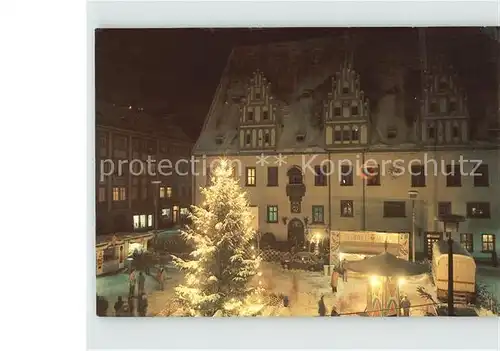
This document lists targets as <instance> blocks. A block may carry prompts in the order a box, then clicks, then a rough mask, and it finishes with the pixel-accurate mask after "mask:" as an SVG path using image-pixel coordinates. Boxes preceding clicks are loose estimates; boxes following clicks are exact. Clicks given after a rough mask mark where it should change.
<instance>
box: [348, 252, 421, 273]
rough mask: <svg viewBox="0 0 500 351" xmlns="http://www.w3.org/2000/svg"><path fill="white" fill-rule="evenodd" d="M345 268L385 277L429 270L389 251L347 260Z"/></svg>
mask: <svg viewBox="0 0 500 351" xmlns="http://www.w3.org/2000/svg"><path fill="white" fill-rule="evenodd" d="M344 268H345V269H347V270H348V271H352V272H357V273H363V274H369V275H378V276H384V277H394V276H410V275H419V274H423V273H426V272H427V267H426V266H424V265H420V264H416V263H412V262H408V261H406V260H402V259H400V258H397V257H396V256H394V255H393V254H390V253H388V252H384V253H383V254H380V255H377V256H373V257H370V258H367V259H365V260H361V261H354V262H347V263H346V264H345V266H344Z"/></svg>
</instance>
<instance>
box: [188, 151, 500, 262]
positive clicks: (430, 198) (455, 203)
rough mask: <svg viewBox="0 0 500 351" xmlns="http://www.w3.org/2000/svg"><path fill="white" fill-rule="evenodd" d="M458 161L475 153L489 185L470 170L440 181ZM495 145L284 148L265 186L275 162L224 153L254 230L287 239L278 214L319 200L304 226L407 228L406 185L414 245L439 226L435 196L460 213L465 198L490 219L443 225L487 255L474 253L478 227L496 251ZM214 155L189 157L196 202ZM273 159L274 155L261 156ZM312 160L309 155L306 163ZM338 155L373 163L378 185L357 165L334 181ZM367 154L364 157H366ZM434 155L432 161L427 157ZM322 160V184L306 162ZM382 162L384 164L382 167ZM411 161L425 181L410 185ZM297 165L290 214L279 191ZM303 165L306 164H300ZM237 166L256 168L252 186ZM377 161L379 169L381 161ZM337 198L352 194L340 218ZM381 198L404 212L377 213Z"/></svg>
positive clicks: (305, 210)
mask: <svg viewBox="0 0 500 351" xmlns="http://www.w3.org/2000/svg"><path fill="white" fill-rule="evenodd" d="M461 156H462V159H464V160H481V161H482V162H483V163H484V164H487V165H488V172H489V186H488V187H475V186H474V179H473V176H468V175H466V176H462V177H461V183H462V184H461V186H460V187H447V186H446V178H447V177H446V175H445V174H446V165H448V164H450V163H451V162H452V161H456V162H458V160H460V157H461ZM499 156H500V152H499V151H498V150H474V149H471V150H449V151H428V152H426V151H415V152H406V151H395V152H392V151H391V152H387V151H384V152H366V153H355V152H344V153H330V154H328V153H324V154H315V155H312V154H300V155H299V154H296V155H286V164H284V165H282V166H281V167H278V186H276V187H270V186H267V167H268V166H275V165H274V164H269V165H267V166H260V165H257V164H256V161H257V157H256V156H255V155H241V156H228V158H229V159H232V160H236V163H235V165H237V164H240V167H239V175H240V185H241V186H242V187H243V188H244V189H245V190H246V191H247V193H248V196H249V200H250V204H251V205H254V206H257V207H258V211H259V229H260V231H261V232H262V233H265V232H271V233H273V234H274V235H275V237H276V239H277V240H279V241H285V240H287V225H285V224H284V223H283V221H282V218H283V217H287V218H288V221H290V220H291V219H292V218H298V219H300V220H301V221H302V222H304V217H308V218H309V223H310V222H311V219H312V206H313V205H322V206H324V225H316V224H315V225H313V224H309V229H310V231H313V230H315V229H313V228H318V229H321V228H323V229H326V228H328V226H329V223H330V219H331V229H332V230H369V231H387V232H411V231H412V201H411V200H410V199H409V196H408V191H409V190H410V189H411V190H417V191H418V198H417V199H416V200H415V223H416V224H415V225H416V240H415V241H416V251H417V252H423V251H424V248H425V244H424V241H425V232H426V231H443V228H442V224H441V223H440V222H439V221H437V216H438V203H439V202H451V206H452V208H451V212H452V213H453V214H460V215H464V216H465V217H467V210H466V209H467V203H468V202H474V201H477V202H489V204H490V218H485V219H473V218H467V219H466V221H465V222H464V223H461V224H460V227H459V231H458V232H456V233H455V229H454V228H451V229H450V228H448V229H447V231H451V232H452V233H453V236H454V238H455V239H456V240H460V235H459V233H472V234H473V240H474V252H473V254H474V256H476V257H480V258H487V257H489V256H490V254H489V253H482V252H481V234H482V233H491V234H494V235H495V236H496V247H497V251H500V250H499V249H500V245H499V240H498V238H499V237H500V217H499V214H500V196H498V194H500V169H499V166H498V164H499V162H498V160H499V159H500V158H499ZM216 160H217V157H212V158H206V159H205V158H203V159H202V158H198V159H197V161H198V162H196V163H195V165H196V167H195V169H196V172H197V173H195V174H197V175H196V176H195V179H194V183H195V188H196V191H195V198H194V202H195V203H196V204H199V203H200V201H201V195H200V192H199V187H200V186H201V187H203V186H205V184H206V178H207V176H206V174H205V173H206V171H205V169H206V167H208V166H209V165H210V163H211V162H216ZM268 160H269V161H270V163H274V160H275V159H274V157H273V156H270V157H269V158H268ZM309 160H312V161H311V162H308V161H309ZM344 160H350V161H351V163H352V164H353V165H354V166H355V167H356V164H358V165H362V164H363V162H367V164H368V165H370V163H371V162H374V163H377V164H379V165H380V167H381V168H380V171H381V177H380V186H368V185H366V182H367V181H366V180H364V179H363V177H362V176H361V174H360V173H359V172H357V173H356V174H355V175H354V177H353V178H354V179H353V186H341V185H340V182H339V173H338V167H339V164H341V163H342V162H343V161H344ZM369 160H370V161H369ZM433 160H435V161H436V162H435V163H434V161H433ZM327 162H328V163H329V164H330V165H331V166H332V167H335V168H334V171H333V172H332V173H331V174H330V176H329V186H315V184H314V178H315V177H314V174H313V171H312V170H313V169H314V166H316V165H321V164H326V163H327ZM384 162H385V166H382V165H383V164H384ZM395 164H398V165H400V166H404V167H405V168H404V169H405V171H404V173H403V174H400V175H398V174H397V172H394V170H393V169H392V167H391V165H395ZM412 164H415V165H416V164H422V165H427V176H426V179H425V186H423V187H412V182H411V174H410V173H409V171H408V170H409V169H410V168H411V165H412ZM475 164H476V161H474V162H472V161H471V162H465V161H464V168H463V169H464V173H465V174H470V173H471V172H472V168H473V167H474V165H475ZM292 165H297V166H299V167H301V168H302V169H303V170H304V178H303V179H304V185H305V188H306V190H305V195H304V197H303V199H302V208H301V210H302V211H301V213H299V214H294V213H291V208H290V200H289V198H288V196H287V194H286V186H287V184H288V177H287V171H288V170H289V169H290V167H292ZM308 165H309V166H310V168H309V167H308ZM245 167H255V168H256V186H254V187H250V186H246V184H245V183H246V182H245ZM384 167H385V168H384ZM341 200H352V201H353V216H352V217H342V216H341V208H340V202H341ZM385 201H404V202H405V212H406V216H405V217H401V218H385V217H384V202H385ZM268 205H277V206H278V217H279V221H278V223H267V220H266V219H267V213H266V211H267V206H268Z"/></svg>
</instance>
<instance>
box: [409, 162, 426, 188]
mask: <svg viewBox="0 0 500 351" xmlns="http://www.w3.org/2000/svg"><path fill="white" fill-rule="evenodd" d="M424 171H425V167H424V166H422V165H412V166H411V187H412V188H422V187H425V172H424Z"/></svg>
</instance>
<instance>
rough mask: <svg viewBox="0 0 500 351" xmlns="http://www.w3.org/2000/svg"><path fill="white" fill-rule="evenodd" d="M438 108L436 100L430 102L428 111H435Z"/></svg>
mask: <svg viewBox="0 0 500 351" xmlns="http://www.w3.org/2000/svg"><path fill="white" fill-rule="evenodd" d="M437 110H438V105H437V103H436V102H431V106H430V109H429V112H430V113H436V112H437Z"/></svg>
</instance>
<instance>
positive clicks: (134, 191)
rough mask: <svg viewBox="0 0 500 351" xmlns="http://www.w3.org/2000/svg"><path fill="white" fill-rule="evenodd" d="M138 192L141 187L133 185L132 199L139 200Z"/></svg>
mask: <svg viewBox="0 0 500 351" xmlns="http://www.w3.org/2000/svg"><path fill="white" fill-rule="evenodd" d="M138 194H139V189H138V188H137V187H136V186H133V187H132V193H131V194H130V197H131V198H132V200H137V197H138Z"/></svg>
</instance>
